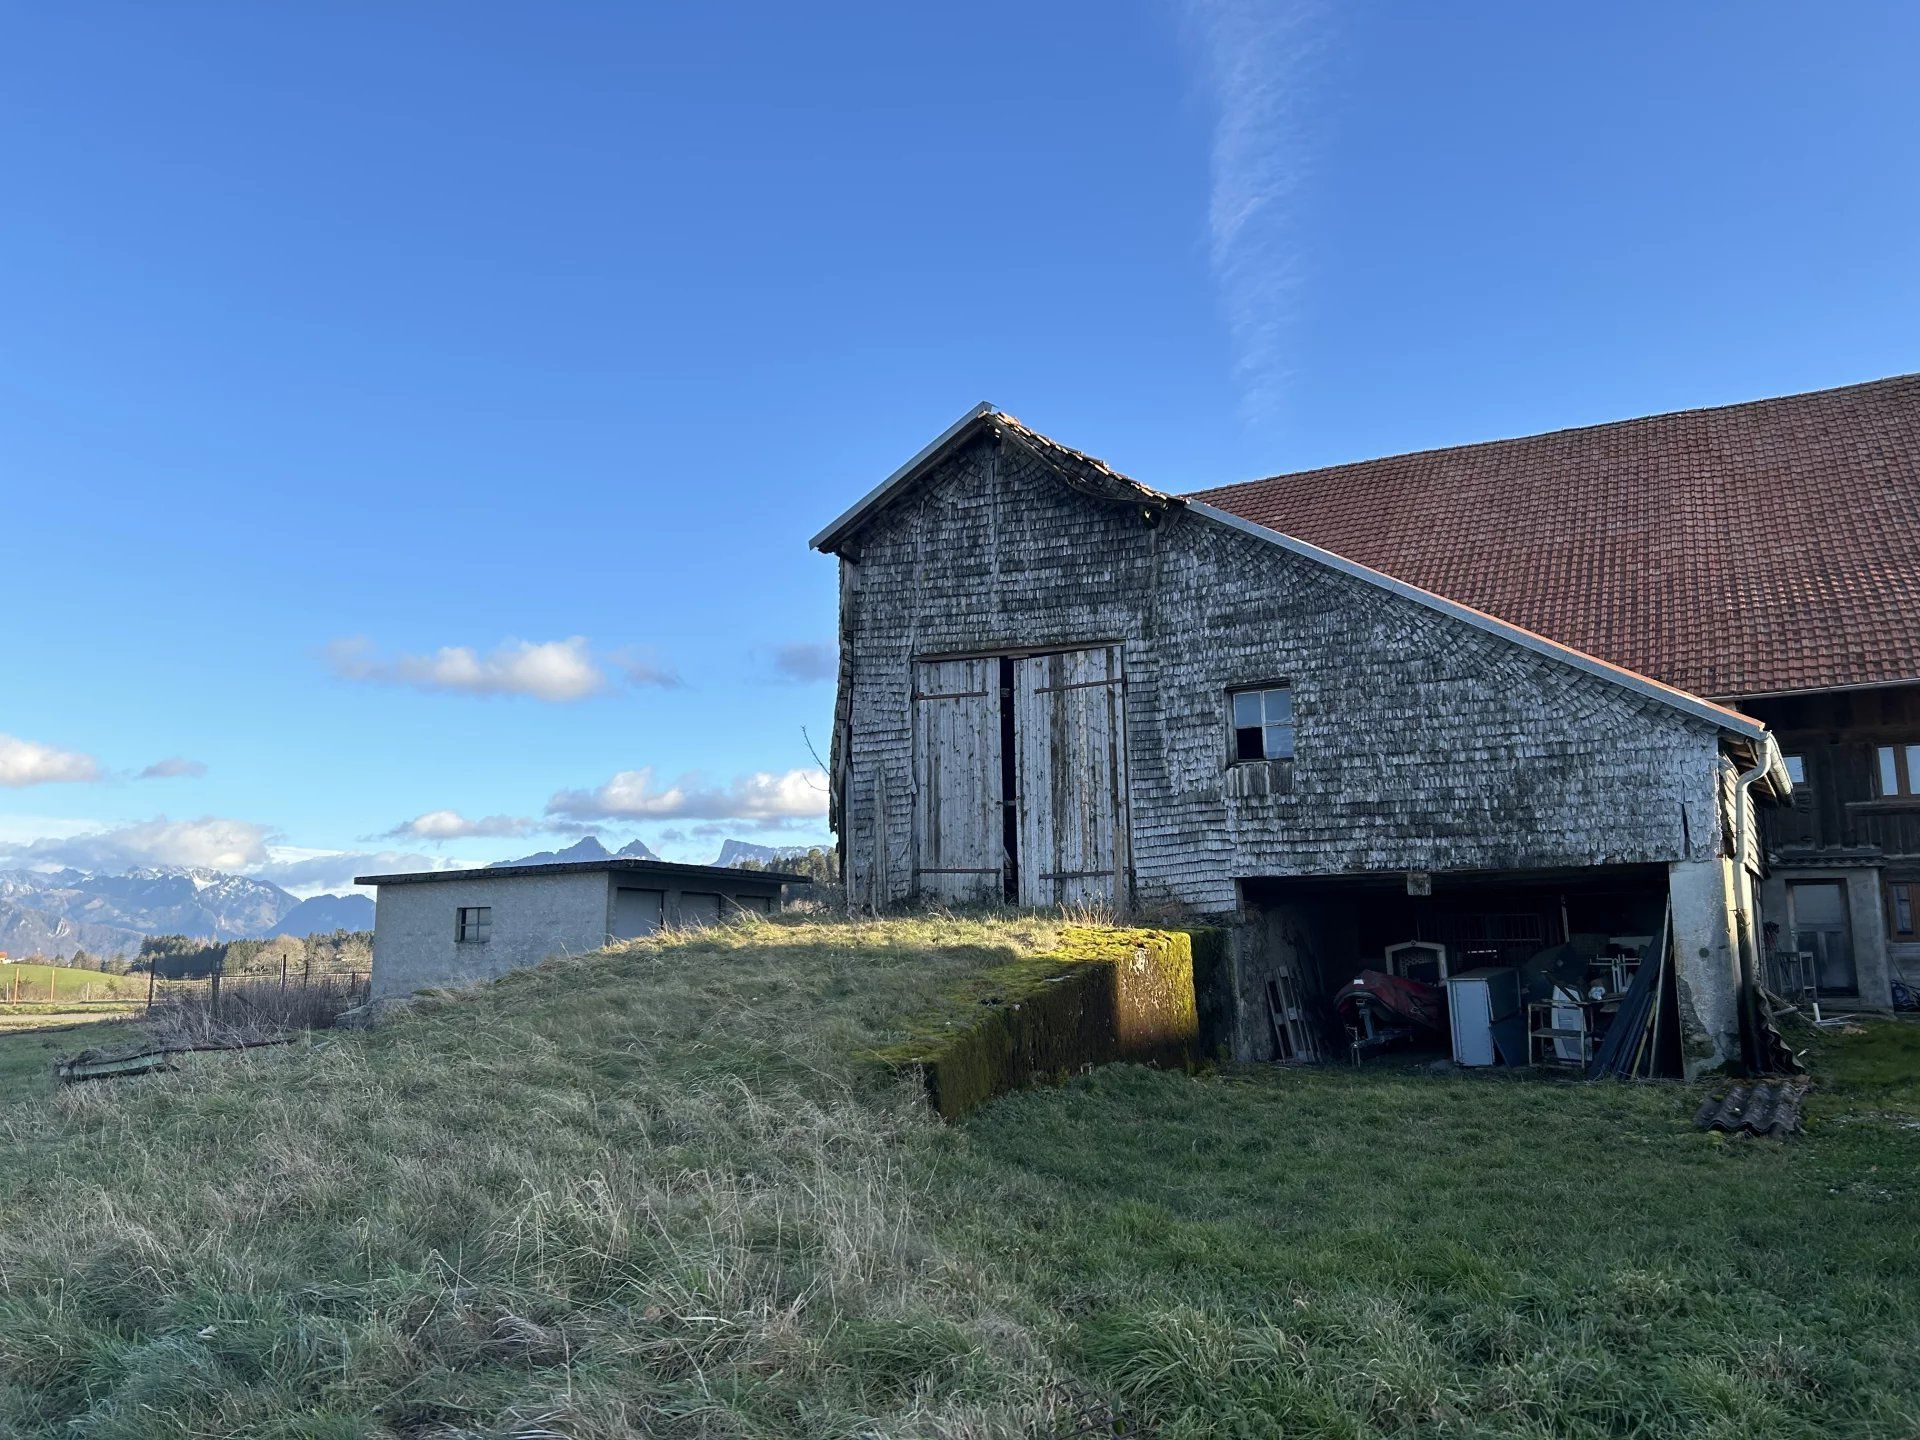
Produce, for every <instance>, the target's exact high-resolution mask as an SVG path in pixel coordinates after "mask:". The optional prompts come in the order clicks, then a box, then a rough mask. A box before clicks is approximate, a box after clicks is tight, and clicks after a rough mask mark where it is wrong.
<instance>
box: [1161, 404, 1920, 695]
mask: <svg viewBox="0 0 1920 1440" xmlns="http://www.w3.org/2000/svg"><path fill="white" fill-rule="evenodd" d="M1192 498H1194V499H1198V500H1204V501H1206V502H1208V503H1209V504H1212V505H1215V506H1217V507H1218V508H1220V509H1222V510H1226V511H1230V512H1232V513H1233V514H1235V515H1239V516H1241V517H1242V518H1243V519H1247V520H1252V521H1254V522H1256V523H1258V524H1260V525H1264V526H1267V527H1268V528H1270V529H1274V530H1278V531H1281V532H1283V533H1284V534H1287V535H1291V536H1294V537H1295V538H1296V539H1300V540H1305V541H1307V542H1309V543H1310V544H1314V545H1318V546H1321V547H1322V548H1323V549H1327V550H1331V551H1333V552H1334V553H1335V554H1337V555H1341V556H1344V557H1345V558H1347V559H1349V560H1353V561H1357V562H1358V563H1360V564H1362V565H1367V566H1370V567H1372V568H1373V569H1375V570H1380V571H1383V572H1385V573H1386V574H1388V575H1392V576H1394V577H1396V578H1398V579H1401V580H1405V581H1407V582H1408V583H1409V584H1413V585H1418V586H1420V587H1422V588H1423V589H1427V590H1432V591H1434V592H1436V593H1438V594H1440V595H1444V596H1446V597H1448V598H1449V599H1452V600H1457V601H1459V602H1461V603H1462V604H1466V605H1471V606H1474V607H1475V608H1477V609H1480V610H1485V611H1487V612H1488V613H1490V614H1493V615H1497V616H1499V617H1500V618H1501V619H1504V620H1508V621H1511V622H1512V623H1513V624H1516V625H1520V626H1524V627H1525V628H1527V629H1529V630H1534V631H1537V632H1539V633H1540V634H1542V635H1546V636H1548V637H1550V638H1552V639H1555V640H1558V641H1560V642H1561V643H1563V644H1566V645H1571V646H1573V647H1574V648H1576V649H1579V650H1584V651H1586V652H1588V653H1589V654H1591V655H1595V656H1598V657H1599V658H1600V659H1603V660H1608V661H1611V662H1613V663H1614V664H1616V665H1621V666H1624V667H1625V668H1627V669H1629V670H1634V671H1638V672H1639V673H1641V674H1643V675H1648V676H1652V677H1653V678H1655V679H1658V680H1663V681H1665V682H1667V683H1668V684H1670V685H1674V686H1678V687H1679V688H1680V689H1682V690H1688V691H1692V692H1693V693H1694V694H1696V695H1711V696H1720V697H1731V696H1741V695H1763V694H1772V693H1775V692H1780V691H1790V690H1813V689H1826V688H1830V687H1833V686H1840V685H1869V684H1885V683H1891V682H1894V681H1904V680H1915V679H1920V375H1903V376H1899V377H1896V378H1894V379H1890V380H1877V381H1873V382H1871V383H1869V384H1865V385H1850V386H1847V387H1846V388H1844V389H1839V390H1822V391H1817V392H1815V393H1813V394H1810V395H1789V396H1785V397H1783V398H1780V399H1775V400H1756V401H1752V402H1750V403H1748V404H1744V405H1728V406H1723V407H1720V408H1718V409H1712V410H1683V411H1678V412H1676V413H1674V414H1671V415H1653V416H1649V417H1647V418H1646V419H1641V420H1623V421H1619V422H1616V423H1614V424H1610V425H1592V426H1588V427H1586V428H1584V429H1579V430H1560V431H1555V432H1554V433H1552V434H1549V435H1533V436H1528V437H1526V438H1524V439H1519V440H1496V441H1492V442H1490V443H1487V444H1483V445H1462V446H1456V447H1454V448H1452V449H1447V450H1426V451H1421V452H1420V453H1418V454H1414V455H1396V456H1393V457H1390V458H1388V459H1384V460H1367V461H1362V462H1360V463H1358V464H1353V465H1335V466H1330V467H1328V468H1326V469H1323V470H1303V471H1301V472H1299V473H1297V474H1293V475H1277V476H1275V477H1273V478H1272V479H1270V480H1254V481H1250V482H1248V483H1246V484H1243V485H1228V486H1225V487H1223V488H1220V489H1217V490H1205V491H1201V492H1199V493H1198V494H1197V495H1195V496H1194V497H1192Z"/></svg>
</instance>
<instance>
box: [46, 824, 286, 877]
mask: <svg viewBox="0 0 1920 1440" xmlns="http://www.w3.org/2000/svg"><path fill="white" fill-rule="evenodd" d="M270 833H271V832H270V831H269V830H268V829H267V827H266V826H264V825H256V824H254V823H253V822H252V821H250V820H231V819H222V818H219V817H217V816H212V815H207V816H202V817H201V818H200V819H198V820H169V819H167V817H166V816H164V815H160V816H156V817H155V818H154V819H152V820H142V821H137V822H134V823H132V824H127V825H118V826H113V827H110V828H107V829H102V830H90V831H86V832H84V833H82V834H78V835H67V836H46V837H42V838H41V839H38V840H33V841H30V842H29V843H27V844H25V845H21V846H17V847H15V848H14V850H13V852H12V858H13V860H14V861H15V863H19V864H25V865H71V866H73V867H74V868H75V869H77V870H109V871H111V870H128V869H132V868H134V867H135V866H140V865H182V866H189V867H205V868H208V869H212V870H250V869H252V868H253V867H255V866H257V865H261V864H264V863H265V862H266V860H267V858H268V855H267V837H268V835H269V834H270Z"/></svg>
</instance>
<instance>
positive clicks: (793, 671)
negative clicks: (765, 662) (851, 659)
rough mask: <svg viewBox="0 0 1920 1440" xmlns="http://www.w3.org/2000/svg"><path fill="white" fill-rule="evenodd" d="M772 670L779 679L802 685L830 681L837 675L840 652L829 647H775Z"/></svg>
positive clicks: (805, 645)
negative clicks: (817, 681)
mask: <svg viewBox="0 0 1920 1440" xmlns="http://www.w3.org/2000/svg"><path fill="white" fill-rule="evenodd" d="M773 668H774V673H776V674H777V675H779V676H780V678H781V679H783V680H792V681H795V682H797V683H799V684H803V685H804V684H811V683H812V682H814V681H816V680H831V679H833V678H834V676H835V675H837V674H838V673H839V669H840V652H839V651H838V650H837V649H835V648H834V647H833V646H831V645H811V644H804V643H802V644H794V645H776V646H775V647H774V649H773Z"/></svg>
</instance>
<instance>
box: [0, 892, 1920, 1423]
mask: <svg viewBox="0 0 1920 1440" xmlns="http://www.w3.org/2000/svg"><path fill="white" fill-rule="evenodd" d="M1053 940H1054V935H1053V933H1052V927H1051V925H1050V924H1049V923H1047V922H1042V921H1039V920H1034V919H1011V920H1008V919H999V920H952V919H945V918H920V919H899V920H888V921H883V922H866V923H859V924H846V923H828V922H822V921H813V920H807V919H804V918H798V917H783V918H781V919H780V920H778V921H775V922H768V921H764V920H748V921H743V922H742V923H741V924H739V925H736V926H731V927H727V928H725V929H722V930H719V931H714V932H708V933H705V934H700V935H693V936H678V937H674V936H669V937H664V938H662V937H656V938H654V939H651V940H646V941H638V942H634V943H633V944H631V945H629V946H627V947H624V948H622V949H621V950H618V951H615V952H612V953H611V954H608V955H604V956H598V957H587V958H585V959H582V960H577V961H570V962H562V963H559V964H555V965H552V966H548V967H544V968H542V969H541V970H538V971H532V972H521V973H519V974H516V975H514V976H512V977H510V978H509V979H507V980H506V981H503V982H502V983H501V984H499V985H497V986H494V987H491V988H489V989H486V990H482V991H477V992H473V993H472V994H470V995H468V996H465V997H462V998H459V999H453V1000H443V1001H436V1002H433V1003H432V1004H430V1005H427V1006H423V1007H421V1008H420V1009H419V1010H418V1011H417V1012H416V1013H414V1014H412V1015H411V1016H409V1017H407V1018H405V1019H402V1020H399V1021H396V1022H395V1023H393V1024H391V1025H390V1026H386V1027H383V1028H381V1029H378V1030H375V1031H373V1032H371V1033H370V1034H367V1035H329V1036H323V1037H321V1038H320V1039H319V1041H318V1042H317V1043H316V1044H315V1045H314V1046H313V1047H312V1048H311V1049H307V1050H280V1051H275V1050H259V1051H252V1052H247V1053H245V1054H242V1055H225V1056H214V1057H207V1058H206V1060H205V1063H202V1064H197V1065H196V1066H195V1068H193V1069H191V1070H187V1071H183V1072H181V1073H178V1074H174V1075H170V1076H160V1077H155V1078H151V1079H143V1080H137V1081H131V1082H127V1083H125V1084H123V1085H118V1086H115V1085H104V1084H102V1085H93V1086H83V1087H73V1088H72V1089H69V1090H66V1091H63V1092H60V1093H58V1094H53V1093H51V1087H50V1086H48V1085H46V1083H45V1082H44V1080H43V1081H42V1082H41V1087H42V1088H40V1089H38V1090H36V1091H34V1092H33V1093H31V1094H21V1095H20V1097H19V1098H20V1099H23V1100H25V1101H26V1102H27V1103H16V1104H13V1105H10V1106H0V1214H4V1215H6V1216H7V1217H8V1219H7V1224H6V1226H4V1227H0V1434H4V1435H8V1436H9V1437H10V1436H12V1435H15V1434H18V1435H21V1436H31V1437H38V1436H46V1437H52V1436H56V1435H57V1436H62V1437H71V1436H74V1435H84V1436H86V1437H88V1440H134V1437H139V1440H149V1437H153V1440H187V1437H205V1436H226V1435H245V1436H249V1437H256V1436H257V1437H269V1440H291V1437H305V1440H347V1437H356V1440H359V1437H366V1440H371V1437H392V1436H402V1437H409V1440H425V1437H434V1440H471V1437H489V1440H493V1437H498V1440H505V1437H519V1440H533V1437H548V1436H565V1437H569V1440H628V1437H638V1436H649V1437H653V1436H665V1437H688V1440H691V1437H726V1436H752V1437H765V1440H775V1437H779V1440H787V1437H828V1436H832V1437H850V1436H861V1437H885V1440H908V1437H913V1440H923V1437H924V1440H931V1437H940V1440H984V1437H998V1436H1005V1437H1016V1436H1020V1437H1034V1436H1046V1435H1049V1434H1053V1433H1094V1432H1072V1431H1071V1430H1070V1429H1068V1428H1067V1427H1065V1426H1062V1425H1060V1423H1059V1422H1060V1421H1061V1419H1062V1415H1061V1406H1062V1404H1063V1402H1064V1401H1065V1400H1067V1399H1068V1398H1069V1397H1075V1396H1089V1395H1090V1396H1092V1397H1095V1399H1096V1403H1102V1404H1104V1403H1111V1404H1112V1405H1113V1406H1115V1407H1116V1408H1117V1409H1118V1410H1119V1411H1120V1412H1121V1413H1122V1415H1123V1416H1124V1417H1125V1420H1126V1423H1127V1429H1126V1430H1125V1432H1124V1433H1127V1434H1151V1435H1154V1436H1157V1437H1160V1440H1203V1437H1215V1436H1222V1437H1233V1440H1291V1437H1300V1436H1328V1437H1343V1440H1373V1437H1389V1436H1393V1437H1402V1436H1420V1437H1451V1440H1467V1437H1486V1440H1492V1437H1526V1440H1606V1437H1612V1436H1618V1435H1623V1434H1631V1435H1636V1436H1640V1437H1647V1440H1652V1437H1659V1440H1682V1437H1686V1440H1693V1437H1703V1436H1704V1437H1723V1440H1734V1437H1740V1440H1748V1437H1781V1440H1786V1437H1794V1440H1812V1437H1814V1436H1826V1435H1834V1436H1848V1437H1858V1440H1868V1437H1879V1436H1890V1435H1910V1434H1916V1433H1920V1378H1917V1377H1920V1248H1916V1247H1915V1246H1914V1244H1913V1227H1912V1216H1913V1214H1914V1212H1915V1208H1916V1206H1920V1087H1916V1085H1915V1083H1914V1080H1913V1076H1914V1074H1915V1072H1916V1069H1920V1025H1913V1024H1897V1023H1894V1022H1880V1023H1875V1024H1870V1025H1869V1026H1868V1027H1867V1028H1866V1029H1865V1031H1864V1032H1863V1033H1860V1034H1857V1035H1853V1036H1832V1035H1824V1034H1823V1035H1820V1036H1810V1037H1807V1039H1806V1043H1808V1044H1810V1045H1812V1046H1813V1047H1814V1048H1815V1051H1816V1065H1817V1066H1818V1071H1817V1073H1818V1075H1819V1083H1820V1088H1819V1089H1818V1090H1816V1091H1815V1093H1814V1096H1813V1098H1812V1100H1811V1101H1810V1102H1809V1107H1810V1110H1809V1114H1810V1118H1809V1122H1808V1127H1809V1128H1808V1133H1807V1134H1806V1135H1805V1136H1802V1137H1798V1138H1796V1139H1794V1140H1792V1141H1790V1142H1776V1141H1765V1142H1748V1143H1740V1142H1728V1141H1726V1140H1725V1139H1723V1138H1722V1137H1718V1136H1711V1135H1703V1134H1701V1133H1699V1132H1697V1131H1695V1130H1694V1129H1693V1128H1692V1124H1691V1116H1692V1113H1693V1109H1694V1105H1695V1103H1696V1102H1697V1100H1698V1098H1699V1097H1698V1094H1697V1093H1696V1092H1695V1091H1694V1090H1692V1089H1691V1088H1690V1087H1684V1086H1679V1085H1666V1084H1649V1085H1611V1084H1601V1085H1586V1084H1579V1083H1574V1084H1568V1083H1556V1082H1554V1081H1553V1080H1551V1079H1546V1078H1540V1077H1531V1076H1515V1075H1490V1074H1485V1073H1464V1074H1445V1073H1441V1074H1434V1073H1429V1072H1428V1071H1426V1070H1424V1069H1417V1068H1405V1067H1400V1066H1392V1065H1376V1066H1368V1067H1363V1068H1360V1069H1355V1068H1352V1067H1349V1066H1344V1065H1330V1066H1324V1067H1320V1068H1318V1069H1312V1070H1298V1069H1288V1068H1284V1067H1273V1066H1263V1067H1250V1068H1246V1069H1230V1070H1227V1071H1225V1072H1223V1073H1221V1074H1219V1075H1215V1076H1207V1077H1192V1076H1188V1075H1185V1074H1182V1073H1178V1072H1169V1071H1149V1070H1144V1069H1140V1068H1138V1067H1133V1066H1116V1067H1111V1068H1108V1069H1105V1070H1101V1071H1097V1072H1095V1073H1094V1074H1092V1075H1089V1076H1085V1077H1082V1078H1079V1079H1075V1080H1073V1081H1071V1082H1069V1083H1067V1084H1064V1085H1061V1086H1058V1087H1055V1088H1047V1089H1038V1090H1031V1091H1028V1092H1026V1093H1023V1094H1017V1095H1012V1096H1008V1097H1005V1098H1003V1099H1001V1100H998V1101H995V1102H993V1103H991V1104H988V1105H986V1106H984V1107H983V1108H981V1109H980V1110H978V1111H976V1112H974V1113H973V1115H972V1116H971V1117H970V1118H969V1119H968V1120H967V1121H966V1122H965V1123H963V1124H961V1125H957V1126H953V1127H942V1126H940V1125H938V1124H936V1123H935V1122H933V1121H932V1120H931V1119H930V1118H929V1116H928V1114H927V1112H926V1109H925V1107H924V1105H923V1103H922V1101H921V1099H920V1097H919V1095H918V1094H917V1093H916V1091H915V1089H914V1087H913V1086H912V1085H911V1084H910V1083H904V1082H903V1083H893V1082H888V1081H886V1080H885V1079H884V1078H882V1077H880V1076H879V1075H877V1074H876V1073H875V1072H874V1071H872V1070H870V1069H866V1068H863V1067H862V1066H861V1065H859V1064H858V1063H856V1062H855V1061H852V1060H850V1059H849V1058H848V1057H849V1055H850V1054H852V1053H854V1052H856V1051H858V1050H860V1049H862V1048H864V1047H866V1046H869V1045H872V1044H874V1043H875V1042H876V1041H885V1040H889V1039H893V1038H896V1037H897V1035H898V1034H899V1032H900V1029H901V1022H902V1019H903V1017H905V1016H908V1015H911V1014H915V1013H917V1012H920V1011H922V1009H923V1007H926V1006H928V1005H929V1004H930V1003H931V1002H932V1001H933V999H934V998H935V997H936V995H939V994H941V993H944V992H946V991H948V990H949V988H950V987H952V985H953V984H954V982H955V980H956V979H957V978H958V977H959V976H960V975H962V974H963V973H971V972H974V971H977V970H980V969H983V968H985V967H987V966H990V965H993V964H996V963H1000V962H1005V961H1008V960H1011V959H1015V958H1017V957H1019V956H1021V955H1025V954H1031V953H1036V952H1039V951H1042V950H1046V949H1051V948H1052V945H1053ZM10 1043H24V1042H9V1041H5V1040H0V1046H4V1045H7V1044H10ZM1796 1043H1798V1042H1796ZM38 1055H39V1052H37V1051H36V1052H35V1056H36V1061H35V1063H43V1062H40V1061H39V1060H38V1058H37V1057H38ZM9 1073H13V1074H25V1073H26V1072H25V1071H24V1070H15V1071H12V1072H10V1071H9V1070H8V1065H7V1052H5V1051H4V1050H0V1075H4V1074H9ZM42 1073H43V1072H42ZM1062 1380H1065V1381H1067V1382H1070V1383H1068V1384H1065V1385H1060V1384H1057V1383H1056V1382H1059V1381H1062ZM1056 1427H1057V1428H1056Z"/></svg>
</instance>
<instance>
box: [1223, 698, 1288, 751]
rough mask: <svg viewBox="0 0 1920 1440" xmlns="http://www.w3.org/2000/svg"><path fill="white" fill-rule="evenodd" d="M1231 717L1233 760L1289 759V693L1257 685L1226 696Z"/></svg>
mask: <svg viewBox="0 0 1920 1440" xmlns="http://www.w3.org/2000/svg"><path fill="white" fill-rule="evenodd" d="M1229 696H1230V698H1231V701H1232V713H1233V760H1234V763H1235V764H1242V763H1246V762H1250V761H1255V760H1291V759H1292V758H1293V691H1291V690H1290V689H1288V688H1287V687H1286V686H1285V685H1260V686H1254V687H1250V688H1248V689H1245V690H1234V691H1230V692H1229Z"/></svg>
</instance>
